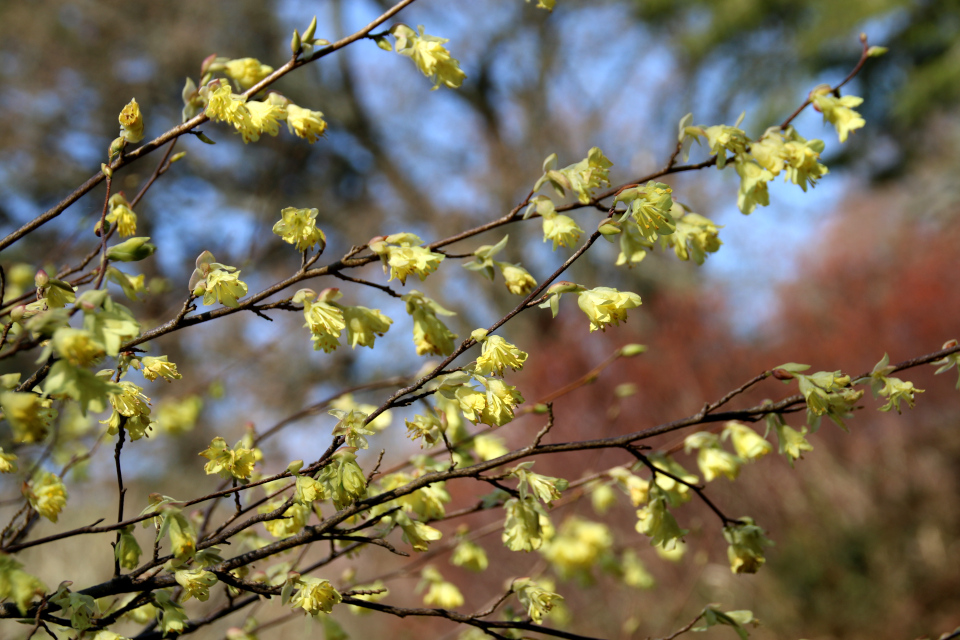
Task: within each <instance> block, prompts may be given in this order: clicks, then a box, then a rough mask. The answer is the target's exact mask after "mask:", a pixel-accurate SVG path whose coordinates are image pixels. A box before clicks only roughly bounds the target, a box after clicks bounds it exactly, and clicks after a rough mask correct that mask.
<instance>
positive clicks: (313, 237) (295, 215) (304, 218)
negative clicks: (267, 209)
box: [273, 207, 327, 251]
mask: <svg viewBox="0 0 960 640" xmlns="http://www.w3.org/2000/svg"><path fill="white" fill-rule="evenodd" d="M318 213H319V210H317V209H297V208H295V207H287V208H286V209H283V210H281V211H280V220H279V221H278V222H277V223H276V224H275V225H273V233H274V234H276V235H278V236H280V237H281V238H283V241H284V242H287V243H289V244H292V245H294V246H295V247H296V248H297V251H306V250H307V249H310V248H312V247H313V246H315V245H317V244H319V245H320V251H323V249H324V247H326V245H327V237H326V236H325V235H324V233H323V231H322V230H320V229H319V228H317V214H318Z"/></svg>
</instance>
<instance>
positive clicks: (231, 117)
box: [200, 81, 252, 131]
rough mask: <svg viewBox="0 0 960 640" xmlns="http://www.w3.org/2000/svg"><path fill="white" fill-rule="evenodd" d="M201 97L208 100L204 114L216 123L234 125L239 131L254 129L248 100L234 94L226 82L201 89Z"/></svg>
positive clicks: (214, 83)
mask: <svg viewBox="0 0 960 640" xmlns="http://www.w3.org/2000/svg"><path fill="white" fill-rule="evenodd" d="M200 95H201V97H203V98H204V100H206V103H207V106H206V108H205V109H204V113H205V114H206V115H207V117H208V118H210V119H211V120H215V121H224V122H229V123H230V124H232V125H233V126H234V127H235V128H236V129H237V130H241V131H242V130H244V129H250V128H252V123H251V121H250V110H249V109H247V105H246V102H247V99H246V98H245V97H244V96H242V95H239V94H236V93H234V92H233V89H231V88H230V84H229V83H227V82H226V81H214V82H211V83H210V84H208V85H207V86H205V87H203V88H202V89H200Z"/></svg>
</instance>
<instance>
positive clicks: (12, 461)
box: [0, 447, 17, 473]
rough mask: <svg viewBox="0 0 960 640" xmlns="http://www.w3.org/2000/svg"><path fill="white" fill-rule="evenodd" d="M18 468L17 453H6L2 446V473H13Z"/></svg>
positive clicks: (0, 450)
mask: <svg viewBox="0 0 960 640" xmlns="http://www.w3.org/2000/svg"><path fill="white" fill-rule="evenodd" d="M16 470H17V454H15V453H4V452H3V447H0V473H13V472H15V471H16Z"/></svg>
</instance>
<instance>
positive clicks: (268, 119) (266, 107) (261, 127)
mask: <svg viewBox="0 0 960 640" xmlns="http://www.w3.org/2000/svg"><path fill="white" fill-rule="evenodd" d="M246 104H247V111H249V112H250V122H251V124H252V126H253V129H254V130H255V131H256V132H257V135H256V137H255V138H253V139H252V140H250V142H256V141H257V140H258V139H259V138H260V134H262V133H266V134H267V135H270V136H273V137H277V134H278V133H280V121H281V120H286V119H287V112H286V110H284V108H283V107H279V106H277V105H275V104H270V103H269V102H247V103H246ZM244 142H247V140H246V139H244Z"/></svg>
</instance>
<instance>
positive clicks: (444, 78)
mask: <svg viewBox="0 0 960 640" xmlns="http://www.w3.org/2000/svg"><path fill="white" fill-rule="evenodd" d="M391 31H392V32H393V35H394V37H395V38H396V39H397V43H396V51H397V53H399V54H400V55H402V56H408V57H409V58H411V59H412V60H413V62H414V63H415V64H416V65H417V68H418V69H420V73H422V74H423V75H425V76H427V77H428V78H430V79H431V80H433V88H434V89H437V88H439V87H440V85H441V84H443V85H446V86H447V87H449V88H451V89H456V88H458V87H459V86H460V85H461V84H463V80H464V79H465V78H466V77H467V74H465V73H464V72H463V71H462V70H461V69H460V63H459V62H458V61H457V60H456V58H453V57H451V56H450V52H449V51H447V49H446V48H445V47H444V46H443V45H444V44H445V43H447V42H449V40H447V39H446V38H438V37H436V36H431V35H427V34H425V33H424V32H423V26H422V25H421V26H419V27H417V32H414V31H413V29H411V28H410V27H408V26H406V25H403V24H399V25H397V26H395V27H394V28H393V29H392V30H391Z"/></svg>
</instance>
